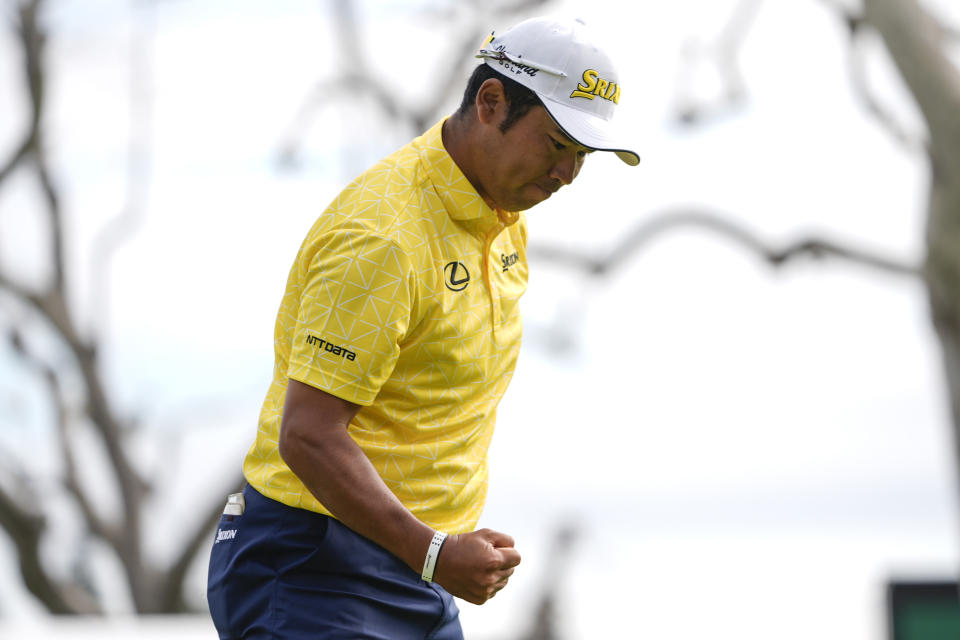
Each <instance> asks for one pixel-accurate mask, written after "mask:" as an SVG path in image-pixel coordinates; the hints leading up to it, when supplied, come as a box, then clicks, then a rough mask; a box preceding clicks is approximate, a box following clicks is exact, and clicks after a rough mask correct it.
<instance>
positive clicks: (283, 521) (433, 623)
mask: <svg viewBox="0 0 960 640" xmlns="http://www.w3.org/2000/svg"><path fill="white" fill-rule="evenodd" d="M243 496H244V499H245V501H246V509H245V511H244V513H243V515H239V516H229V515H224V516H222V517H221V518H220V525H219V527H218V529H217V535H216V537H215V538H214V543H213V550H212V551H211V553H210V570H209V574H208V582H207V602H208V604H209V605H210V614H211V616H212V617H213V622H214V625H216V627H217V631H218V632H219V633H220V638H221V640H241V639H243V640H266V639H268V638H269V639H276V640H281V639H282V640H287V639H304V640H306V639H307V638H309V639H311V640H314V639H321V638H323V639H327V638H329V639H337V640H339V639H347V638H349V639H350V640H356V639H358V638H363V639H370V640H373V639H378V640H406V639H407V638H410V639H411V640H412V639H413V638H417V639H427V638H430V639H431V640H462V639H463V632H462V631H461V629H460V619H459V617H458V616H459V610H458V609H457V605H456V603H455V602H454V600H453V597H452V596H451V595H450V594H449V593H447V592H446V590H444V589H443V587H441V586H440V585H438V584H436V583H428V582H424V581H423V580H422V579H421V578H420V576H419V574H417V573H416V572H414V571H413V570H411V569H410V567H408V566H407V565H406V564H405V563H404V562H403V561H402V560H400V559H399V558H397V557H396V556H394V555H393V554H391V553H390V552H388V551H387V550H385V549H384V548H383V547H381V546H379V545H377V544H375V543H373V542H371V541H370V540H368V539H366V538H364V537H363V536H360V535H358V534H356V533H354V532H353V531H351V530H350V529H348V528H347V527H346V526H344V525H343V524H341V523H340V522H339V521H338V520H336V519H334V518H331V517H329V516H324V515H320V514H318V513H313V512H311V511H306V510H304V509H295V508H293V507H288V506H286V505H284V504H281V503H280V502H277V501H275V500H270V499H269V498H266V497H264V496H262V495H260V494H259V493H258V492H257V491H256V490H254V489H253V488H251V487H250V486H247V488H246V489H244V491H243Z"/></svg>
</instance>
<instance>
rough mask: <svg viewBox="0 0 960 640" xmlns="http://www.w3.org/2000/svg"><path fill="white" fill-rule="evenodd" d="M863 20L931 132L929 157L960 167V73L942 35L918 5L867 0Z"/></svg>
mask: <svg viewBox="0 0 960 640" xmlns="http://www.w3.org/2000/svg"><path fill="white" fill-rule="evenodd" d="M864 9H865V13H864V17H865V19H866V21H867V22H868V23H869V24H870V25H871V26H873V27H874V28H875V29H877V31H879V32H880V34H881V36H883V41H884V43H885V44H886V46H887V49H888V50H889V51H890V55H891V56H892V58H893V60H894V62H895V64H896V66H897V69H899V71H900V74H901V76H902V77H903V79H904V81H905V82H906V83H907V86H908V87H909V88H910V92H911V94H912V95H913V98H914V100H916V102H917V106H918V107H919V108H920V111H921V113H923V117H924V120H926V123H927V127H928V129H929V130H930V132H931V141H930V145H931V152H932V153H933V154H934V155H935V156H939V158H938V159H939V160H941V161H944V160H946V161H948V162H949V163H950V164H951V165H953V166H960V118H958V117H957V114H958V113H960V70H958V69H957V67H956V66H955V65H954V64H953V62H952V61H951V60H950V59H949V57H948V56H947V54H946V48H945V42H944V31H943V29H942V28H941V27H940V26H939V25H938V23H937V22H936V21H935V20H934V19H933V18H932V17H931V16H930V15H929V14H928V13H926V12H925V10H924V9H923V8H922V7H921V6H920V4H919V3H918V2H917V0H864Z"/></svg>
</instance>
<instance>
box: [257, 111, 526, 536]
mask: <svg viewBox="0 0 960 640" xmlns="http://www.w3.org/2000/svg"><path fill="white" fill-rule="evenodd" d="M441 127H442V123H438V124H436V125H435V126H434V127H433V128H431V129H430V130H429V131H428V132H427V133H425V134H424V135H422V136H420V137H419V138H416V139H415V140H413V141H412V142H411V143H410V144H408V145H407V146H405V147H403V148H402V149H400V150H399V151H397V152H396V153H394V154H392V155H391V156H389V157H387V158H385V159H384V160H382V161H381V162H379V163H378V164H376V165H375V166H373V167H372V168H371V169H369V170H368V171H367V172H365V173H364V174H363V175H361V176H360V177H359V178H357V179H356V180H354V181H353V182H352V183H351V184H350V185H349V186H348V187H347V188H346V189H345V190H344V191H343V192H342V193H341V194H340V195H339V196H338V197H337V198H336V199H335V200H334V202H333V203H331V205H330V206H329V207H328V208H327V210H326V211H325V212H324V213H323V215H321V216H320V218H319V219H318V220H317V221H316V223H315V224H314V226H313V228H312V229H311V230H310V232H309V234H308V235H307V237H306V240H305V241H304V243H303V245H302V247H301V248H300V252H299V254H298V255H297V258H296V261H295V262H294V264H293V267H292V268H291V270H290V275H289V279H288V281H287V287H286V292H285V294H284V297H283V301H282V303H281V305H280V310H279V313H278V314H277V323H276V330H275V336H274V338H275V358H276V359H275V365H274V374H273V382H272V383H271V385H270V389H269V391H268V393H267V397H266V399H265V401H264V403H263V409H262V411H261V414H260V423H259V429H258V432H257V438H256V441H255V442H254V443H253V445H252V446H251V447H250V450H249V452H248V453H247V456H246V459H245V461H244V467H243V468H244V475H245V476H246V478H247V480H248V482H249V483H250V484H251V485H252V486H253V487H254V488H256V489H257V490H258V491H260V492H261V493H263V494H264V495H266V496H268V497H270V498H273V499H275V500H278V501H280V502H283V503H284V504H287V505H290V506H293V507H299V508H303V509H308V510H311V511H316V512H319V513H329V511H327V510H326V509H325V508H324V506H323V505H322V504H320V502H318V501H317V499H316V498H315V497H314V496H313V495H312V494H311V493H310V492H309V490H308V489H307V488H306V487H305V486H304V485H303V484H302V483H301V482H300V480H299V479H298V478H297V477H296V476H295V475H294V474H293V472H292V471H290V469H289V468H288V467H287V466H286V464H285V463H284V462H283V460H282V459H281V457H280V454H279V451H278V446H277V441H278V434H279V429H280V418H281V414H282V411H283V403H284V396H285V394H286V388H287V379H288V378H293V379H294V380H298V381H301V382H304V383H306V384H309V385H312V386H314V387H317V388H319V389H322V390H324V391H327V392H328V393H331V394H333V395H336V396H338V397H341V398H344V399H345V400H349V401H350V402H354V403H357V404H360V405H363V406H362V407H361V409H360V411H359V412H358V413H357V415H356V418H355V419H354V420H353V422H352V423H351V424H350V427H349V433H350V435H351V436H352V437H353V439H354V440H356V442H357V443H358V444H359V445H360V447H361V448H362V449H363V451H364V452H365V453H366V455H367V457H368V458H369V459H370V461H371V462H372V463H373V465H374V467H375V468H376V469H377V471H378V472H379V473H380V476H381V477H382V478H383V480H384V482H385V483H386V485H387V486H388V487H389V488H390V490H391V491H393V493H394V494H396V496H397V497H398V498H399V499H400V501H401V502H402V503H403V504H404V505H405V506H406V507H407V508H408V509H410V510H411V511H412V512H413V513H414V514H415V515H416V516H417V517H418V518H419V519H420V520H421V521H423V522H425V523H426V524H428V525H430V526H431V527H433V528H435V529H440V530H443V531H448V532H451V533H462V532H466V531H471V530H473V529H474V528H475V527H476V524H477V520H478V519H479V517H480V512H481V510H482V509H483V503H484V499H485V497H486V491H487V449H488V447H489V444H490V439H491V437H492V436H493V429H494V421H495V417H496V409H497V404H498V403H499V402H500V398H501V397H502V396H503V393H504V391H506V388H507V385H508V383H509V382H510V378H511V376H512V375H513V370H514V365H515V364H516V359H517V352H518V351H519V348H520V314H519V309H518V301H519V298H520V295H521V294H522V293H523V292H524V290H525V289H526V285H527V261H526V223H525V219H524V217H523V214H522V213H515V212H503V211H497V210H494V209H491V208H490V207H488V206H487V205H486V203H484V201H483V199H482V198H480V196H479V195H478V194H477V192H476V190H475V189H474V188H473V186H472V185H471V184H470V183H469V182H468V181H467V179H466V178H465V177H464V175H463V173H461V171H460V169H459V168H458V167H457V166H456V164H455V163H454V162H453V159H452V158H451V157H450V155H449V154H448V153H447V152H446V150H445V149H444V147H443V141H442V139H441Z"/></svg>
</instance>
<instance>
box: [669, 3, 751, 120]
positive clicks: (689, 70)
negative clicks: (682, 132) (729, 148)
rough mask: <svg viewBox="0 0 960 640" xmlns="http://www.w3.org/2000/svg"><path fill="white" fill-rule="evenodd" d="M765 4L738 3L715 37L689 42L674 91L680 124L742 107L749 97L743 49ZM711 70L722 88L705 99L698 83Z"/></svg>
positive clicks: (676, 114)
mask: <svg viewBox="0 0 960 640" xmlns="http://www.w3.org/2000/svg"><path fill="white" fill-rule="evenodd" d="M762 5H763V0H738V1H737V3H736V5H735V6H734V8H733V11H731V12H730V16H729V18H728V19H727V22H726V24H724V25H723V27H722V28H721V29H720V31H719V32H718V34H717V36H716V37H715V38H713V39H712V40H711V41H709V42H704V41H702V40H700V39H694V38H691V39H688V40H687V42H686V43H685V45H684V47H683V53H682V56H681V59H680V67H679V69H678V71H677V84H676V90H675V92H674V115H675V116H676V118H677V119H678V120H679V121H680V122H681V123H683V124H686V125H692V124H694V123H699V122H701V121H703V120H706V119H710V118H714V117H716V116H717V115H719V114H720V113H722V112H724V111H726V110H729V109H735V108H737V107H739V105H740V103H741V102H742V101H743V99H744V96H745V95H746V82H745V81H744V78H743V72H742V71H741V70H740V60H739V56H740V50H741V48H742V47H743V43H744V41H745V40H746V38H747V35H748V34H749V32H750V29H751V27H752V26H753V21H754V19H755V18H756V16H757V13H759V11H760V8H761V6H762ZM711 68H712V71H714V72H715V75H716V79H717V81H718V82H719V86H718V87H716V88H714V90H713V95H710V96H706V97H705V96H703V95H701V89H700V86H701V85H702V83H701V82H698V81H699V80H701V79H702V76H703V74H704V73H705V72H709V71H711Z"/></svg>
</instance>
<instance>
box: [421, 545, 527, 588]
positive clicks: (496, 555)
mask: <svg viewBox="0 0 960 640" xmlns="http://www.w3.org/2000/svg"><path fill="white" fill-rule="evenodd" d="M518 564H520V554H519V553H518V552H517V550H516V549H514V548H513V538H511V537H510V536H508V535H507V534H505V533H499V532H497V531H491V530H490V529H479V530H477V531H471V532H470V533H461V534H459V535H453V536H450V537H448V538H447V541H446V542H445V543H444V545H443V549H442V550H441V551H440V558H439V559H438V560H437V568H436V570H435V571H434V574H433V579H434V582H437V583H439V584H440V586H442V587H443V588H444V589H446V590H447V591H449V592H450V593H451V594H452V595H454V596H456V597H458V598H463V599H464V600H466V601H467V602H471V603H473V604H483V603H484V602H486V601H487V600H489V599H490V598H492V597H493V596H494V595H496V593H497V592H498V591H500V589H503V588H504V587H505V586H506V585H507V580H509V579H510V576H511V575H513V569H514V567H516V566H517V565H518Z"/></svg>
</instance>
